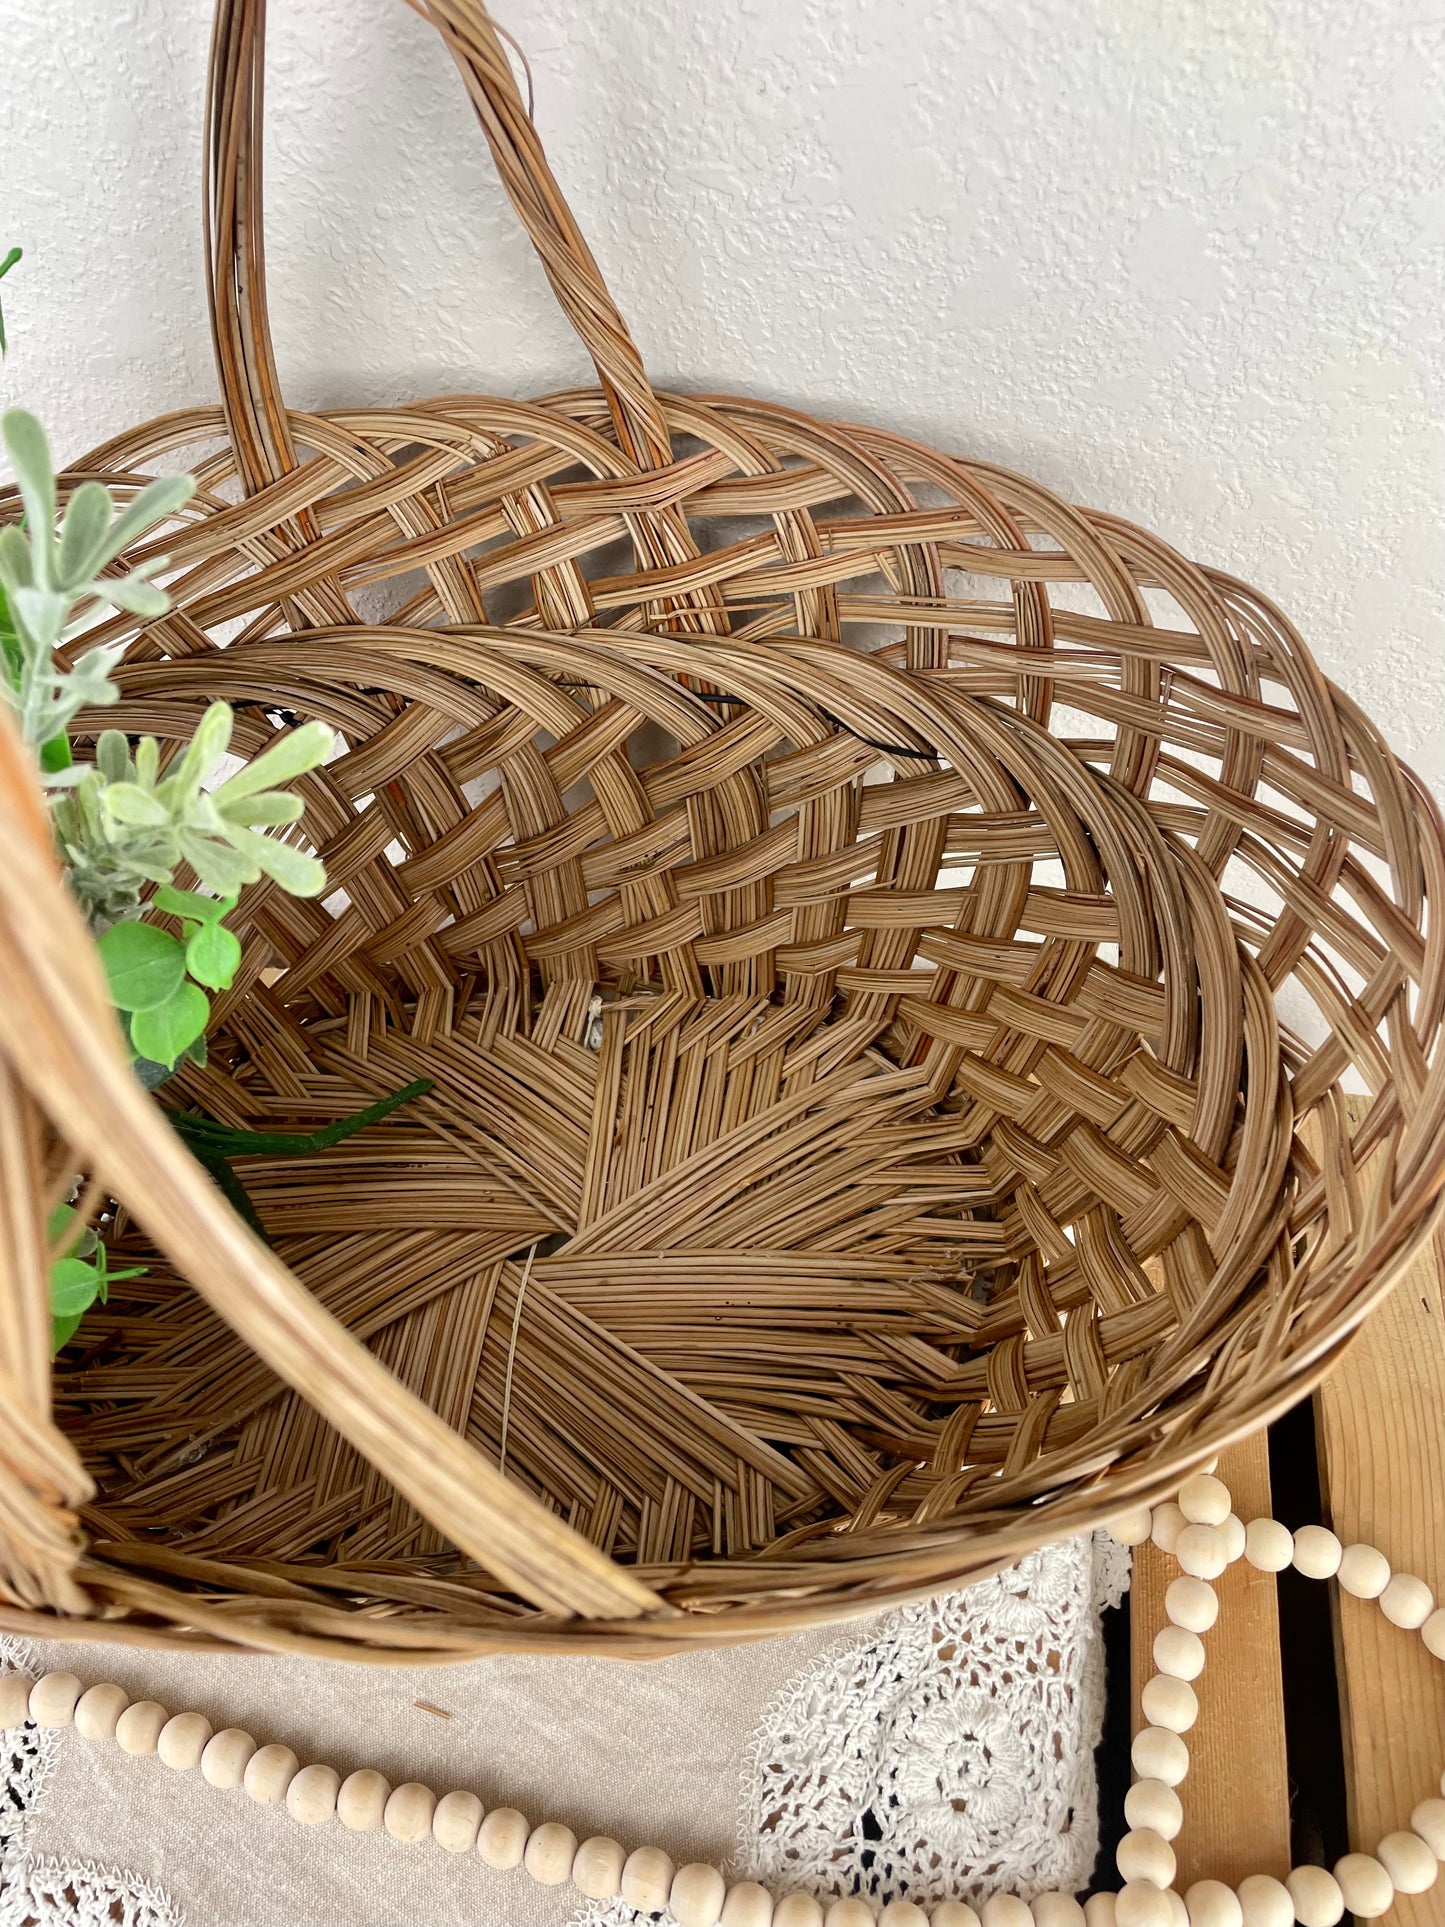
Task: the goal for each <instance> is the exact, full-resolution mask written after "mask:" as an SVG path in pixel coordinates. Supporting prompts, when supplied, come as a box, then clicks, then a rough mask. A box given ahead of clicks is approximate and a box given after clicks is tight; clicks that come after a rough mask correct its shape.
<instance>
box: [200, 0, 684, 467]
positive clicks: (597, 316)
mask: <svg viewBox="0 0 1445 1927" xmlns="http://www.w3.org/2000/svg"><path fill="white" fill-rule="evenodd" d="M407 4H408V5H409V6H410V7H412V9H413V11H415V12H416V13H418V14H420V15H421V16H422V18H423V19H424V20H427V21H429V22H430V23H431V25H432V26H434V27H435V28H436V30H437V32H438V33H439V34H440V35H441V37H442V39H443V40H444V41H445V43H446V47H447V51H448V52H449V53H450V54H451V56H452V59H453V60H454V61H455V62H456V65H457V68H458V70H459V72H460V73H461V76H462V80H463V82H464V83H465V86H466V89H467V93H468V95H469V96H470V98H471V102H472V106H473V107H474V108H475V110H476V115H477V119H478V120H479V121H480V122H481V125H482V131H483V133H484V134H485V135H486V137H487V143H488V145H489V146H490V148H491V150H492V159H493V161H494V162H495V164H496V168H497V172H498V173H499V174H500V175H501V178H502V184H503V186H504V187H505V188H506V190H507V193H508V195H509V196H510V197H511V201H512V205H513V207H514V208H515V209H516V211H517V215H518V218H519V219H520V221H521V223H522V225H523V227H524V228H525V229H526V230H527V234H528V236H529V237H530V239H531V242H532V245H533V247H534V248H535V249H536V250H537V253H538V255H539V256H540V257H541V261H542V266H543V267H544V269H545V270H546V273H547V279H548V280H549V281H550V282H551V284H552V292H553V293H554V294H555V295H556V297H557V300H558V301H559V303H560V304H561V307H562V311H563V313H564V314H565V315H566V316H567V319H568V320H569V321H570V322H571V324H572V326H573V327H574V328H575V329H576V331H577V333H578V335H579V336H580V337H581V339H582V342H583V344H584V346H585V347H586V349H587V352H588V354H589V355H590V356H591V357H592V361H593V365H594V366H595V367H596V369H597V374H598V378H599V380H600V382H601V384H602V390H603V393H604V394H605V395H606V397H607V402H608V405H609V407H610V409H611V411H612V418H613V421H614V423H615V424H616V429H617V436H618V440H619V442H620V444H621V446H622V448H623V450H624V452H625V453H626V454H627V455H628V456H629V457H630V458H631V460H632V461H633V462H634V463H635V464H636V466H637V467H638V468H659V467H664V466H666V464H667V463H669V462H670V461H671V460H672V454H671V449H670V445H669V440H668V434H667V426H666V423H665V421H664V419H663V414H662V409H661V407H660V405H659V403H658V400H657V397H656V395H655V394H654V393H653V391H652V385H651V383H650V382H649V381H648V379H647V373H646V370H645V369H644V368H643V365H642V357H641V355H640V354H639V353H638V350H637V344H636V343H635V342H634V341H633V339H632V336H631V334H630V333H629V332H628V328H627V323H626V322H625V321H624V320H623V319H622V316H621V314H620V312H619V311H618V308H617V306H616V303H615V302H614V301H613V299H612V297H611V295H610V294H609V293H608V291H607V285H606V283H605V282H604V281H603V279H602V273H601V270H600V269H599V268H598V266H597V263H596V261H595V260H594V259H593V256H592V251H591V249H590V248H589V247H588V245H587V243H586V241H585V239H584V238H583V235H582V231H581V229H580V228H579V227H578V226H577V223H576V221H575V220H574V219H573V217H572V211H571V209H570V208H569V207H568V205H567V202H566V200H565V199H564V197H563V195H562V191H561V189H560V188H559V187H558V185H557V180H556V177H555V176H554V174H553V173H552V170H551V168H550V167H549V166H548V164H547V156H546V154H545V153H544V152H543V150H542V143H541V140H540V139H539V137H538V134H537V130H536V128H535V127H534V126H533V124H532V120H531V116H530V115H529V114H528V112H527V108H526V104H525V102H524V101H523V99H522V96H521V93H520V91H519V89H518V87H517V83H516V79H515V77H514V76H513V73H512V66H511V62H510V61H509V59H508V58H507V52H506V48H505V47H504V46H503V44H502V39H501V36H500V34H499V33H498V31H497V28H496V24H495V23H494V21H493V20H492V17H491V15H490V13H488V11H487V9H486V7H485V6H484V5H483V4H482V0H407ZM265 40H266V0H216V8H215V15H214V22H213V26H212V33H211V53H210V67H209V73H208V79H207V111H206V154H207V167H206V181H205V214H206V228H207V252H206V267H207V293H208V296H209V300H210V312H211V333H212V339H213V341H214V344H215V351H216V369H217V373H218V375H219V378H220V384H221V397H222V401H223V404H224V407H225V411H226V417H227V425H228V428H229V430H230V435H231V444H232V447H233V449H234V450H235V454H236V460H237V465H238V468H239V470H240V474H241V479H242V482H243V484H244V486H245V487H246V489H247V491H248V492H249V493H253V494H254V493H255V492H256V491H257V490H258V489H261V488H264V487H265V486H266V485H267V484H268V483H269V482H274V481H277V480H279V479H280V477H281V476H282V475H284V474H286V473H287V472H288V471H289V470H291V469H293V468H294V467H295V466H296V454H295V450H294V448H293V446H292V443H291V435H290V430H289V428H288V426H287V414H286V407H285V404H284V402H283V400H282V397H281V387H280V382H279V380H278V378H277V374H276V362H275V357H274V355H273V353H272V348H271V329H270V323H269V321H268V319H267V313H266V259H265V243H264V237H263V233H262V192H261V145H262V109H263V104H264V85H263V77H264V69H265Z"/></svg>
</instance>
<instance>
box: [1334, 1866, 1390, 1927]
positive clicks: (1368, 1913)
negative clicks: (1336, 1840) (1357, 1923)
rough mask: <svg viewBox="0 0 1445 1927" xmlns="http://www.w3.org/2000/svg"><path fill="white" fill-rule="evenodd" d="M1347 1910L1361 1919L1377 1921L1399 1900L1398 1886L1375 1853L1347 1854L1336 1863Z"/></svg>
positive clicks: (1337, 1878) (1336, 1873)
mask: <svg viewBox="0 0 1445 1927" xmlns="http://www.w3.org/2000/svg"><path fill="white" fill-rule="evenodd" d="M1335 1879H1336V1880H1337V1881H1338V1882H1339V1883H1340V1892H1341V1894H1343V1896H1344V1901H1345V1905H1346V1907H1347V1908H1348V1909H1349V1911H1350V1912H1351V1913H1352V1914H1357V1915H1358V1916H1359V1918H1360V1919H1361V1920H1376V1919H1378V1917H1379V1916H1380V1915H1381V1914H1382V1913H1384V1911H1385V1910H1386V1908H1387V1907H1388V1906H1389V1905H1390V1903H1391V1902H1392V1901H1393V1900H1394V1898H1395V1883H1394V1881H1393V1880H1391V1878H1390V1876H1389V1874H1388V1873H1387V1872H1386V1871H1385V1869H1384V1868H1383V1867H1382V1866H1381V1865H1380V1863H1379V1861H1378V1860H1377V1859H1376V1858H1375V1856H1374V1855H1373V1854H1372V1853H1347V1854H1346V1855H1345V1857H1344V1858H1343V1860H1337V1861H1336V1862H1335Z"/></svg>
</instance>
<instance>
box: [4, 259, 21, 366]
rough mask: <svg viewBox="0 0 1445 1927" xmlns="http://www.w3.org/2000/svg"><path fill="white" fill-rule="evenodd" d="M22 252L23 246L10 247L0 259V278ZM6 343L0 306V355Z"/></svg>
mask: <svg viewBox="0 0 1445 1927" xmlns="http://www.w3.org/2000/svg"><path fill="white" fill-rule="evenodd" d="M24 253H25V250H24V248H11V250H10V252H9V253H8V254H7V255H6V256H5V259H4V260H3V261H0V280H4V278H5V276H6V275H7V274H9V272H10V270H11V269H12V268H13V267H14V266H15V263H16V262H17V261H18V260H20V259H21V257H22V256H23V254H24ZM7 345H8V344H7V342H6V340H5V310H4V309H3V308H0V355H3V354H4V353H5V352H6V348H7Z"/></svg>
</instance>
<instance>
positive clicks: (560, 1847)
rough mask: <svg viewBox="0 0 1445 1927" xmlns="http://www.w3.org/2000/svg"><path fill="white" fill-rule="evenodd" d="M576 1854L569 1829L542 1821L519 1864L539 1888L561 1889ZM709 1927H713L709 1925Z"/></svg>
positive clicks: (568, 1876)
mask: <svg viewBox="0 0 1445 1927" xmlns="http://www.w3.org/2000/svg"><path fill="white" fill-rule="evenodd" d="M576 1854H577V1836H576V1834H575V1833H573V1831H572V1829H571V1828H570V1827H565V1826H563V1824H562V1822H561V1821H560V1820H545V1821H543V1823H542V1825H541V1826H540V1827H536V1828H534V1830H533V1831H532V1832H531V1833H529V1834H528V1835H527V1844H526V1846H525V1847H524V1848H523V1849H522V1865H523V1866H524V1867H525V1868H526V1869H527V1872H528V1873H529V1874H531V1876H532V1878H533V1879H534V1880H535V1881H536V1883H537V1885H538V1886H539V1887H560V1886H561V1885H562V1883H563V1881H564V1880H570V1879H571V1877H572V1862H573V1860H574V1859H575V1858H576ZM719 1878H721V1875H719ZM719 1900H721V1895H719ZM708 1927H712V1923H711V1922H709V1923H708Z"/></svg>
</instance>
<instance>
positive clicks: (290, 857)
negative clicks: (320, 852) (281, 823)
mask: <svg viewBox="0 0 1445 1927" xmlns="http://www.w3.org/2000/svg"><path fill="white" fill-rule="evenodd" d="M231 845H232V847H233V848H234V849H236V850H238V851H239V852H240V854H241V855H242V856H248V857H250V858H251V859H252V861H253V862H254V863H255V864H256V865H257V867H258V868H259V869H261V870H264V871H265V873H266V875H267V876H268V877H274V878H275V879H276V881H277V882H278V883H279V884H280V886H281V888H282V889H283V890H285V891H286V893H287V894H288V895H289V896H293V897H319V896H320V894H321V892H322V891H323V890H324V889H325V888H326V872H325V870H324V869H323V868H322V867H321V864H320V863H319V862H318V861H317V859H316V858H315V857H314V856H307V854H306V852H305V851H304V850H295V849H293V848H292V847H291V845H290V844H289V843H278V842H277V841H276V839H275V837H273V836H262V835H261V834H260V832H259V831H257V830H243V829H241V828H240V827H239V826H238V827H237V828H236V829H234V830H232V832H231Z"/></svg>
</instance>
